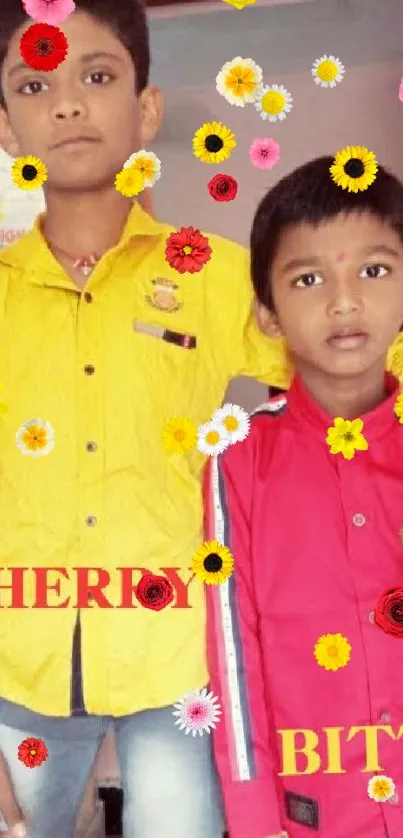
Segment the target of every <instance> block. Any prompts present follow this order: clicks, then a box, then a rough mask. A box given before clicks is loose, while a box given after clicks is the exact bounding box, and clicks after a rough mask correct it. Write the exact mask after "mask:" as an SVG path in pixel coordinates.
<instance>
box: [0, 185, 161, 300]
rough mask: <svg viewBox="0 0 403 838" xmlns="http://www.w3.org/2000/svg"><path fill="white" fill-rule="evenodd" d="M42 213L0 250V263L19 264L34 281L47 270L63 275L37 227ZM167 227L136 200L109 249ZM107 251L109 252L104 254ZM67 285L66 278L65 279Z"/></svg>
mask: <svg viewBox="0 0 403 838" xmlns="http://www.w3.org/2000/svg"><path fill="white" fill-rule="evenodd" d="M43 218H44V214H43V213H42V214H41V215H39V216H38V217H37V218H36V220H35V222H34V225H33V227H32V229H31V230H29V231H28V232H27V233H26V234H25V235H24V236H22V237H21V238H20V239H19V240H18V241H17V242H15V243H14V244H13V245H11V246H10V247H7V248H5V249H4V250H3V251H0V264H3V265H7V266H8V267H13V268H21V269H23V270H24V272H26V273H27V274H28V279H29V281H30V282H32V283H34V284H36V285H46V284H47V282H46V277H47V275H49V274H53V275H57V276H59V277H60V276H61V275H64V272H63V268H62V267H61V266H60V265H59V263H58V261H57V259H55V257H54V256H53V254H52V252H51V251H50V250H49V248H48V246H47V243H46V241H45V238H44V236H43V234H42V231H41V223H42V220H43ZM170 229H171V228H169V227H168V225H166V224H161V223H160V222H158V221H155V220H154V219H153V218H151V216H150V215H148V213H146V212H145V211H144V210H143V209H142V207H141V206H140V204H139V203H138V202H137V201H136V202H135V203H134V204H133V206H132V208H131V210H130V213H129V215H128V218H127V220H126V224H125V226H124V229H123V232H122V235H121V237H120V240H119V242H118V244H117V245H116V246H115V247H114V248H112V250H111V251H109V253H110V254H111V253H112V252H113V254H114V255H116V254H117V252H118V251H121V250H123V249H124V248H125V247H126V246H127V244H128V243H129V241H130V240H131V239H132V238H133V237H134V236H150V237H151V236H154V237H160V236H162V235H165V236H167V235H168V234H169V231H170ZM108 255H109V254H108ZM65 284H66V285H68V286H70V284H71V283H70V281H69V280H66V282H65Z"/></svg>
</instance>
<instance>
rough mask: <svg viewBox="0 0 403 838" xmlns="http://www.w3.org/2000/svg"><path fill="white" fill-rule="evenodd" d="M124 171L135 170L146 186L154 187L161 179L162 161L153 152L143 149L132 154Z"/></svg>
mask: <svg viewBox="0 0 403 838" xmlns="http://www.w3.org/2000/svg"><path fill="white" fill-rule="evenodd" d="M123 168H124V169H134V170H135V171H137V172H139V174H141V175H142V176H143V178H144V186H145V187H150V186H154V184H155V183H156V181H157V180H159V178H160V177H161V160H160V159H159V157H157V155H156V154H154V152H153V151H146V150H145V149H144V148H142V149H141V150H140V151H136V152H135V154H131V155H130V157H129V158H128V160H126V163H125V164H124V166H123Z"/></svg>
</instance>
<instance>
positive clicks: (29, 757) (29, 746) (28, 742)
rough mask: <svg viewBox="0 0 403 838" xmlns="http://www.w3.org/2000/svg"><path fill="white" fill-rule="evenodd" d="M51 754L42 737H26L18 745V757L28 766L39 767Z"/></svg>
mask: <svg viewBox="0 0 403 838" xmlns="http://www.w3.org/2000/svg"><path fill="white" fill-rule="evenodd" d="M48 756H49V751H48V749H47V747H46V745H45V743H44V742H43V741H42V739H32V738H29V739H24V741H23V742H21V744H20V745H19V746H18V759H19V761H20V762H23V763H24V765H26V767H27V768H37V766H38V765H42V763H43V762H45V760H47V758H48Z"/></svg>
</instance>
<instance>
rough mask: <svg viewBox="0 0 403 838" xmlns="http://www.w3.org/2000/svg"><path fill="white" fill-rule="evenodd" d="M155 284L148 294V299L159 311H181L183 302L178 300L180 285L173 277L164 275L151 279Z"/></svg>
mask: <svg viewBox="0 0 403 838" xmlns="http://www.w3.org/2000/svg"><path fill="white" fill-rule="evenodd" d="M151 284H152V286H153V288H152V289H150V291H151V293H149V294H146V301H147V303H149V305H151V306H152V307H153V308H156V309H158V311H167V312H172V311H179V309H180V308H182V303H181V302H180V300H178V291H179V285H177V284H176V282H174V281H173V280H172V279H166V277H164V276H156V277H155V278H154V279H152V280H151Z"/></svg>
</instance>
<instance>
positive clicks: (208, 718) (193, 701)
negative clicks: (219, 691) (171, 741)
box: [172, 687, 222, 736]
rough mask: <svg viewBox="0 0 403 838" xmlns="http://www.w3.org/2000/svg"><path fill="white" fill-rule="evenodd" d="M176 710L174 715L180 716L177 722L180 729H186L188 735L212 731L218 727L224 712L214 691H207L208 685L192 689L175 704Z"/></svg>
mask: <svg viewBox="0 0 403 838" xmlns="http://www.w3.org/2000/svg"><path fill="white" fill-rule="evenodd" d="M173 706H174V707H175V708H176V710H174V711H173V713H172V715H173V716H178V718H177V720H176V722H175V724H176V725H179V730H185V733H186V735H187V734H188V733H191V734H192V736H197V734H199V735H200V736H202V735H203V733H204V732H206V733H210V731H211V728H216V727H217V723H218V722H219V721H220V716H221V714H222V710H221V705H220V704H219V703H218V698H217V697H216V696H215V695H214V693H212V692H209V693H208V692H207V687H204V688H203V689H202V690H192V691H191V692H189V693H186V695H184V696H183V698H180V699H179V701H178V702H177V703H176V704H174V705H173Z"/></svg>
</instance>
